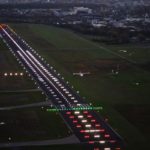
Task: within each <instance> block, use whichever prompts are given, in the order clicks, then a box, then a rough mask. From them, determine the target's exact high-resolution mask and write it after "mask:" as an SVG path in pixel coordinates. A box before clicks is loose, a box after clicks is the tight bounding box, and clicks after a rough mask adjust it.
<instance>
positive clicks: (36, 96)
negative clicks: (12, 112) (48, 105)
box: [0, 91, 46, 107]
mask: <svg viewBox="0 0 150 150" xmlns="http://www.w3.org/2000/svg"><path fill="white" fill-rule="evenodd" d="M45 99H46V96H45V95H42V93H41V92H40V91H35V92H32V91H31V92H30V91H29V92H28V91H25V92H4V93H3V92H1V93H0V107H7V106H17V105H25V104H32V103H37V102H44V101H45Z"/></svg>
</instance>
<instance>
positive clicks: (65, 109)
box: [47, 106, 103, 112]
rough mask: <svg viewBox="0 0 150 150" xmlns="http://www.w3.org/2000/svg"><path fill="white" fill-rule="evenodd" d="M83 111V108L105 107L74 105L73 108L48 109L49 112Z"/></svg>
mask: <svg viewBox="0 0 150 150" xmlns="http://www.w3.org/2000/svg"><path fill="white" fill-rule="evenodd" d="M75 110H78V111H82V110H103V107H101V106H99V107H73V108H63V109H61V108H49V109H47V111H48V112H59V111H75Z"/></svg>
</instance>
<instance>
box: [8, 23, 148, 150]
mask: <svg viewBox="0 0 150 150" xmlns="http://www.w3.org/2000/svg"><path fill="white" fill-rule="evenodd" d="M11 27H12V28H13V29H14V30H15V31H16V32H17V33H19V34H20V35H21V36H22V37H23V38H24V39H25V40H26V41H27V42H28V43H29V44H30V45H31V46H32V47H33V48H34V49H36V50H37V51H38V52H39V53H40V54H41V55H42V56H43V57H44V58H45V59H46V61H47V62H49V63H50V64H51V65H53V66H54V67H55V68H56V69H57V70H58V71H59V72H60V73H61V74H63V76H64V77H65V78H66V80H69V81H70V83H71V84H72V85H74V87H75V89H76V90H79V91H80V94H81V95H82V96H84V97H86V99H87V101H89V102H91V103H93V104H94V105H103V106H104V110H103V111H102V112H100V114H102V115H103V116H104V117H107V118H109V123H110V124H111V125H112V126H113V128H114V129H116V130H117V131H118V132H119V133H120V134H121V136H122V137H123V138H124V139H125V141H126V142H127V149H128V150H142V149H143V148H147V149H148V146H149V145H148V142H147V141H148V139H149V136H148V135H147V134H146V133H145V130H146V131H149V126H150V121H149V120H150V118H149V116H150V111H149V110H150V105H149V104H150V101H149V98H150V92H149V89H150V78H149V76H150V72H149V71H147V70H143V69H142V68H140V67H138V66H134V65H132V64H131V63H130V61H136V62H137V63H141V62H142V63H143V62H145V61H146V62H147V61H148V59H149V57H150V56H149V48H146V50H145V46H142V45H140V46H136V45H130V46H128V45H124V46H123V45H122V46H120V45H119V46H118V45H112V46H110V45H109V46H105V45H104V44H101V45H99V44H97V43H93V42H91V41H89V40H86V39H84V38H82V37H80V36H78V35H76V34H75V33H73V32H71V31H68V30H64V29H59V28H56V27H51V26H45V25H29V24H22V25H21V24H11ZM147 47H149V45H148V46H147ZM120 49H121V50H126V49H127V50H128V52H127V54H126V53H125V54H124V53H122V52H120ZM133 49H134V55H131V56H129V55H128V54H129V53H133ZM118 54H119V55H118ZM128 60H129V61H128ZM112 70H113V71H112ZM79 71H85V72H86V71H89V72H91V75H88V76H85V77H83V78H81V77H75V76H73V75H72V74H73V72H79ZM112 72H119V74H116V75H115V74H113V73H112ZM145 106H146V109H144V108H145ZM140 107H143V109H140V110H139V108H140ZM133 111H134V112H133ZM139 111H141V113H140V114H139ZM130 114H132V115H130ZM141 122H142V123H141ZM142 124H144V128H145V129H144V130H143V126H142Z"/></svg>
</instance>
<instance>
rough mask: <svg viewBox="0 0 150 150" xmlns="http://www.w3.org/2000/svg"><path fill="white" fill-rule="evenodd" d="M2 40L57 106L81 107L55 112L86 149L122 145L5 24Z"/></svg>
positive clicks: (1, 27) (103, 149)
mask: <svg viewBox="0 0 150 150" xmlns="http://www.w3.org/2000/svg"><path fill="white" fill-rule="evenodd" d="M0 33H1V37H2V38H3V40H4V42H5V43H6V45H7V46H8V48H9V49H10V51H11V52H12V54H13V55H14V56H15V57H16V59H17V60H18V62H19V63H20V64H21V65H22V66H23V67H24V69H26V70H27V71H28V73H29V74H30V75H31V76H32V78H33V79H34V80H35V82H36V83H37V84H38V86H40V88H41V90H42V91H43V92H44V93H45V94H46V96H47V97H48V99H51V101H52V103H53V105H54V106H55V107H56V108H58V109H65V110H66V109H68V108H70V109H72V108H79V107H80V108H81V107H82V108H84V110H82V111H81V110H78V109H77V110H74V111H67V110H66V111H60V112H59V114H60V116H61V117H62V119H63V120H64V121H65V123H66V124H67V126H68V127H69V128H70V129H71V130H72V132H73V133H74V134H75V135H76V136H77V138H78V139H79V141H80V142H81V143H85V144H89V148H90V149H95V148H96V149H97V150H99V149H100V150H120V149H122V147H123V140H122V139H121V137H120V136H119V135H118V134H117V133H116V132H115V131H114V130H113V129H112V128H111V127H110V126H109V125H108V124H107V123H106V122H105V121H104V120H103V119H102V118H101V117H100V116H99V115H98V114H97V113H96V112H95V111H93V110H90V111H89V110H87V109H85V108H88V107H89V104H88V103H86V101H85V100H83V99H82V98H81V97H80V96H79V95H78V94H77V93H76V92H75V91H74V90H73V89H72V88H71V87H70V86H69V84H68V82H65V80H64V78H63V77H62V76H61V75H60V73H57V71H56V70H55V69H54V68H53V67H52V66H50V65H49V64H46V62H45V61H44V58H42V57H41V56H40V55H39V54H38V53H37V52H36V51H35V50H34V49H33V48H31V47H30V46H29V45H28V43H26V41H25V40H23V39H22V38H21V37H20V36H19V35H17V34H16V33H15V32H14V31H13V30H12V29H11V28H10V27H9V26H7V25H5V24H1V25H0Z"/></svg>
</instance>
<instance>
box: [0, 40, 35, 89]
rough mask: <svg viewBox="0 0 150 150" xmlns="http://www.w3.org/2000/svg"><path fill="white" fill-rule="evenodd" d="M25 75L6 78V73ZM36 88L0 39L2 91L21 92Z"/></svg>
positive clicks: (0, 83)
mask: <svg viewBox="0 0 150 150" xmlns="http://www.w3.org/2000/svg"><path fill="white" fill-rule="evenodd" d="M21 72H23V73H24V76H7V77H5V76H4V73H8V74H9V73H13V74H14V73H21ZM30 88H35V86H34V84H33V82H31V79H30V78H29V77H28V76H27V74H26V73H25V72H24V71H23V68H22V67H21V66H20V65H19V63H18V62H17V60H16V58H15V57H14V56H13V55H12V54H11V53H10V51H9V50H8V48H7V47H6V46H5V44H4V42H3V41H2V39H0V90H18V89H19V90H21V89H30Z"/></svg>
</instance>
